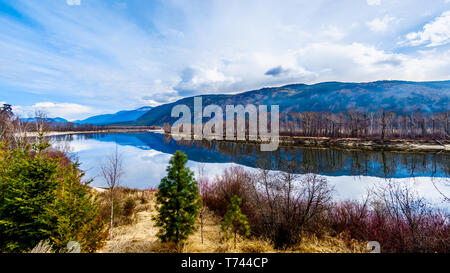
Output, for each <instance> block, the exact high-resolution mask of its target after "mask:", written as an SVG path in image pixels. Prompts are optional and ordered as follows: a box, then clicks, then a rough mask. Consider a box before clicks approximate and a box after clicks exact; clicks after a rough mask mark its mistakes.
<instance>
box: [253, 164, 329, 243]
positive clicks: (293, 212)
mask: <svg viewBox="0 0 450 273" xmlns="http://www.w3.org/2000/svg"><path fill="white" fill-rule="evenodd" d="M252 185H253V196H254V198H253V201H254V206H255V207H256V212H257V213H258V215H257V217H254V218H253V220H256V222H253V223H252V228H253V230H254V231H256V232H259V233H260V235H263V236H264V237H267V238H268V239H269V240H270V241H272V242H273V243H274V246H275V248H278V249H279V248H286V247H289V246H292V245H294V244H297V243H299V242H300V241H301V234H302V232H303V231H305V230H308V227H310V226H311V225H313V224H314V223H315V220H317V219H318V218H319V217H322V215H323V214H324V212H326V211H327V209H328V208H329V204H330V201H331V192H332V189H331V188H330V187H329V186H328V182H327V180H326V179H325V178H324V177H321V176H318V175H315V174H307V175H304V176H299V175H297V174H293V173H285V172H283V173H279V174H273V173H270V172H269V171H267V170H266V169H261V170H260V173H259V176H258V177H257V178H256V179H254V180H253V184H252ZM255 228H256V230H255Z"/></svg>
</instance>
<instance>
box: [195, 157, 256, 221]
mask: <svg viewBox="0 0 450 273" xmlns="http://www.w3.org/2000/svg"><path fill="white" fill-rule="evenodd" d="M251 180H252V174H251V173H250V172H247V171H245V170H244V168H242V167H240V166H239V167H231V168H229V169H226V170H225V171H224V172H223V174H222V175H221V176H217V177H216V178H215V179H214V180H213V181H212V182H211V183H207V184H204V186H203V187H202V188H203V189H202V192H201V194H202V198H203V201H204V204H205V205H206V206H207V207H208V208H209V209H210V210H212V211H214V212H215V213H216V214H217V215H219V216H221V217H223V216H224V215H225V213H226V211H227V208H228V205H229V204H230V200H231V199H232V198H233V196H235V195H237V196H238V197H239V198H240V199H241V200H242V204H241V209H242V213H244V214H245V215H247V216H249V217H251V215H252V214H253V209H252V207H251V196H250V184H251Z"/></svg>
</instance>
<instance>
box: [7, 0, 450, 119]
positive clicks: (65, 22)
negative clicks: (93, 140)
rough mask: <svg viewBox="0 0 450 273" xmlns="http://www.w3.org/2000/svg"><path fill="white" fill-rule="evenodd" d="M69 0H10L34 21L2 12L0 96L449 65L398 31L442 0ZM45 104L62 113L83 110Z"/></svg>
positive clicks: (127, 101) (237, 83) (17, 98)
mask: <svg viewBox="0 0 450 273" xmlns="http://www.w3.org/2000/svg"><path fill="white" fill-rule="evenodd" d="M62 2H63V3H60V2H57V1H49V0H47V1H39V2H38V1H25V0H17V1H9V3H8V4H11V5H12V6H13V8H15V9H16V10H18V12H20V14H22V15H23V18H29V19H30V22H34V23H33V24H31V23H30V24H27V22H25V21H23V20H25V19H23V20H22V19H17V18H12V17H6V16H3V15H0V85H1V86H2V87H3V86H7V87H8V89H1V90H0V97H1V100H6V101H11V103H14V104H19V105H24V104H25V103H21V101H25V99H26V101H27V103H26V104H27V105H32V104H37V102H42V101H52V102H58V101H59V102H71V103H75V104H78V105H89V106H90V107H91V109H90V110H92V111H93V112H101V113H105V112H107V113H113V112H115V111H119V110H123V109H133V108H134V109H135V108H138V107H141V106H144V105H158V104H161V103H167V102H172V101H174V100H177V99H179V98H181V97H185V96H190V95H198V94H205V93H232V92H238V91H246V90H253V89H257V88H261V87H265V86H277V85H284V84H290V83H315V82H320V81H328V80H338V81H372V80H381V79H388V78H397V79H406V80H418V79H425V80H440V79H448V78H449V76H450V68H449V67H448V66H447V65H446V64H445V62H446V61H448V55H449V54H448V53H447V52H445V48H443V47H442V48H438V51H436V52H426V53H425V52H423V53H421V52H418V49H415V50H414V49H408V50H405V49H404V48H403V47H399V46H398V45H397V44H396V41H398V37H403V34H404V33H398V32H396V30H405V29H412V27H415V26H417V25H418V24H420V23H421V20H423V18H424V17H422V14H423V13H424V12H427V13H430V14H436V12H438V11H439V13H441V12H442V10H443V6H444V5H445V3H444V2H443V1H440V3H437V2H438V1H433V2H432V3H431V2H430V3H427V7H426V9H424V8H423V7H422V6H420V0H411V2H408V3H406V1H383V2H382V1H380V0H369V1H367V2H365V1H360V2H359V3H357V2H355V3H354V2H353V1H338V2H339V3H338V2H336V1H333V0H328V1H326V0H323V1H312V2H311V1H297V0H285V1H283V3H282V4H277V3H274V2H273V1H265V0H261V1H239V0H230V1H226V2H225V1H213V2H212V3H208V4H205V3H203V2H202V3H200V4H199V5H191V4H190V3H188V2H185V1H163V2H161V3H159V2H158V4H157V5H156V7H155V8H154V6H153V4H154V3H153V2H151V1H150V2H149V3H148V5H128V6H122V7H115V5H111V4H109V3H107V1H91V2H89V5H87V4H85V3H84V2H85V1H83V4H82V5H81V6H80V7H77V8H74V7H69V6H67V5H66V4H65V2H64V1H62ZM381 2H382V3H381ZM366 3H367V4H368V5H375V6H379V5H381V4H382V5H383V8H382V9H381V8H373V7H371V6H368V5H367V4H366ZM133 6H134V9H135V10H133ZM384 6H386V7H384ZM447 7H448V6H447ZM136 9H137V10H136ZM387 10H388V11H389V16H388V15H386V14H385V12H386V11H387ZM444 10H445V9H444ZM324 14H326V15H324ZM405 14H408V16H405ZM368 18H369V19H368ZM395 18H397V19H395ZM21 20H22V21H21ZM370 20H372V21H370ZM367 21H370V22H367ZM394 22H395V24H394ZM28 23H29V22H28ZM36 26H38V27H36ZM391 26H395V28H392V31H391ZM369 28H370V29H371V30H373V31H376V32H380V33H383V35H373V33H372V32H371V31H369ZM447 29H448V28H447ZM435 32H436V31H435ZM424 35H425V34H424ZM417 36H419V34H417ZM411 37H412V36H410V38H411ZM430 37H431V38H430V40H431V39H432V40H433V41H436V38H435V37H434V36H430ZM413 38H414V37H413ZM417 39H419V38H417ZM419 41H420V39H419ZM429 43H431V41H429ZM393 52H396V54H394V53H393ZM399 52H400V53H402V54H400V53H399ZM406 64H413V65H414V66H415V67H408V66H407V65H406ZM267 72H270V73H267ZM9 87H11V88H10V89H9ZM3 90H6V91H3ZM2 92H7V93H6V94H5V95H4V94H3V93H2ZM15 93H17V95H15ZM22 95H24V97H23V98H22ZM25 97H26V98H25ZM32 108H33V107H32V106H29V107H28V108H26V107H25V109H28V110H29V112H31V113H32V112H33V109H32ZM46 108H47V109H50V110H51V111H53V112H52V113H51V115H53V116H56V115H60V116H62V117H64V118H68V117H69V118H75V119H79V118H83V117H84V115H85V114H84V113H82V112H80V114H79V115H76V114H73V113H75V112H71V111H70V113H69V112H63V111H62V110H61V109H58V108H56V107H50V106H48V107H46ZM94 108H95V109H94ZM74 109H76V108H74ZM97 109H98V111H95V110H97Z"/></svg>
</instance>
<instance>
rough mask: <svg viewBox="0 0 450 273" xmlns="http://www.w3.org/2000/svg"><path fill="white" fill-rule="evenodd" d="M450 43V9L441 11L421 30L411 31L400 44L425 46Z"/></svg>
mask: <svg viewBox="0 0 450 273" xmlns="http://www.w3.org/2000/svg"><path fill="white" fill-rule="evenodd" d="M448 43H450V11H446V12H444V13H442V15H441V16H439V17H437V18H436V19H435V20H434V21H433V22H431V23H428V24H426V25H425V26H424V27H423V29H422V31H418V32H411V33H409V34H407V35H406V40H405V41H403V42H402V43H401V44H407V45H411V46H418V45H424V44H426V46H427V47H434V46H440V45H444V44H448Z"/></svg>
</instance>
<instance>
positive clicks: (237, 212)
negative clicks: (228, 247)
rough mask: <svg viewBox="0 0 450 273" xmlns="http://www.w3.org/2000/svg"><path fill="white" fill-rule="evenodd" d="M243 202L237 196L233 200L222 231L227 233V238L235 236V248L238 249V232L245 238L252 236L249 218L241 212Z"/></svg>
mask: <svg viewBox="0 0 450 273" xmlns="http://www.w3.org/2000/svg"><path fill="white" fill-rule="evenodd" d="M241 202H242V201H241V199H240V198H239V197H237V195H234V196H233V198H231V204H230V205H229V206H228V210H227V213H226V214H225V216H224V217H223V218H224V220H223V222H222V231H223V232H224V233H225V238H229V237H231V234H233V235H234V248H236V238H237V233H238V231H241V232H242V233H243V234H244V235H245V236H249V235H250V225H249V224H248V221H247V216H246V215H245V214H242V212H241V207H240V206H241Z"/></svg>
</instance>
